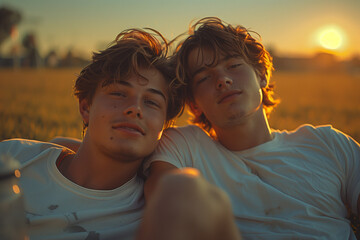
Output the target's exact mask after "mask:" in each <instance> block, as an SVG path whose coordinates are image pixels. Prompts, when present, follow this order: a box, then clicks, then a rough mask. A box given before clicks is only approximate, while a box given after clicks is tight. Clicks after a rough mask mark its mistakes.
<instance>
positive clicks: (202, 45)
mask: <svg viewBox="0 0 360 240" xmlns="http://www.w3.org/2000/svg"><path fill="white" fill-rule="evenodd" d="M250 33H252V34H256V35H258V34H257V33H256V32H252V31H250V30H248V29H246V28H245V27H243V26H240V25H237V26H232V25H230V24H227V23H225V22H224V21H222V20H220V19H219V18H216V17H207V18H203V19H201V20H199V21H198V22H196V23H195V24H193V25H192V26H190V29H189V32H188V34H189V36H188V37H187V38H186V39H185V40H184V41H182V42H181V43H180V44H179V45H178V47H177V50H176V54H175V55H174V57H175V58H176V62H177V66H176V76H177V78H178V79H179V80H180V81H181V82H182V83H184V84H185V87H186V102H187V103H188V104H189V103H193V102H194V96H193V92H192V84H191V81H192V79H191V74H190V72H189V69H190V68H189V66H188V57H189V54H190V53H191V51H192V50H194V49H196V48H198V49H200V51H202V50H204V49H206V50H210V51H212V54H213V56H214V59H213V61H212V64H211V65H210V66H214V65H216V64H217V62H218V60H219V57H220V55H227V56H228V55H234V53H235V54H238V55H239V56H241V57H242V58H243V59H244V60H245V61H246V62H247V63H248V64H249V65H251V66H252V67H253V68H254V69H255V71H256V73H257V74H258V75H259V76H261V77H265V78H266V80H267V83H268V84H267V86H266V87H264V88H262V93H263V106H264V109H265V112H266V114H267V116H268V117H269V115H270V113H271V111H272V110H273V108H274V107H275V106H276V105H277V104H278V103H279V100H276V99H274V98H273V94H274V84H273V83H269V81H270V78H271V74H272V71H273V63H272V57H271V56H270V54H269V52H268V51H266V49H265V47H264V46H263V45H262V43H261V42H260V41H259V40H256V39H255V38H254V37H253V36H252V35H251V34H250ZM258 36H259V37H260V35H258ZM191 122H192V123H194V124H197V125H199V126H200V127H202V128H203V129H204V130H206V131H207V132H209V133H213V131H212V125H211V123H210V122H209V120H208V119H207V118H206V117H205V115H204V114H202V115H200V116H199V117H195V115H193V118H192V119H191Z"/></svg>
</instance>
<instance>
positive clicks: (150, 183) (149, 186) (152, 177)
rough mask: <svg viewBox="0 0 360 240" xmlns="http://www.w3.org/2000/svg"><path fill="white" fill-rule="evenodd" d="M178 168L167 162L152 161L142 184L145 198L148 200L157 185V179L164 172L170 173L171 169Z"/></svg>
mask: <svg viewBox="0 0 360 240" xmlns="http://www.w3.org/2000/svg"><path fill="white" fill-rule="evenodd" d="M176 169H178V168H177V167H175V166H174V165H172V164H170V163H167V162H160V161H158V162H153V163H151V165H150V172H149V176H148V178H147V179H146V182H145V186H144V194H145V199H146V201H148V200H149V199H150V197H151V196H152V194H153V192H154V190H155V188H156V186H157V185H158V182H159V180H160V179H161V178H162V177H163V176H164V175H165V174H166V173H170V172H172V171H173V170H176Z"/></svg>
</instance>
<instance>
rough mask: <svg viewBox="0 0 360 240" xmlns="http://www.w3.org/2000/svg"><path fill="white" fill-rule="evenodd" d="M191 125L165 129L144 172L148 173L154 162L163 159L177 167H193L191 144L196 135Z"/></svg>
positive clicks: (145, 164)
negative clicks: (193, 134) (193, 133)
mask: <svg viewBox="0 0 360 240" xmlns="http://www.w3.org/2000/svg"><path fill="white" fill-rule="evenodd" d="M191 135H192V130H191V129H190V127H182V128H170V129H167V130H165V131H164V133H163V135H162V137H161V140H160V143H159V145H158V147H157V148H156V150H155V152H154V153H153V154H152V155H151V156H150V157H149V158H148V159H147V160H146V161H145V163H144V172H145V174H146V173H147V171H148V169H149V167H150V165H151V163H152V162H156V161H162V162H167V163H170V164H172V165H174V166H175V167H177V168H184V167H193V166H194V164H193V162H192V158H191V148H190V146H191V145H194V144H193V142H194V137H193V136H191Z"/></svg>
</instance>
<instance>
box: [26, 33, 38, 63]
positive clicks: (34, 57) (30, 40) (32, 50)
mask: <svg viewBox="0 0 360 240" xmlns="http://www.w3.org/2000/svg"><path fill="white" fill-rule="evenodd" d="M22 44H23V46H24V48H25V56H24V66H26V67H38V66H39V64H40V56H39V52H38V50H37V44H36V36H35V34H34V33H27V34H26V35H25V36H24V38H23V40H22Z"/></svg>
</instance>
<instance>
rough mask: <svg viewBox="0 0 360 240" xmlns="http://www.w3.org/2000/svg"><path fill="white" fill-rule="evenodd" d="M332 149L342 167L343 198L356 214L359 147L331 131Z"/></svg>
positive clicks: (349, 138) (359, 164)
mask: <svg viewBox="0 0 360 240" xmlns="http://www.w3.org/2000/svg"><path fill="white" fill-rule="evenodd" d="M330 134H331V138H329V139H333V141H332V146H331V147H332V149H333V150H334V151H335V154H336V156H337V159H338V160H339V161H341V162H342V165H343V166H344V176H345V186H346V189H345V194H346V196H345V198H346V200H347V202H348V203H349V204H350V208H351V210H352V211H353V212H354V213H357V201H358V198H359V195H360V145H359V143H358V142H356V141H355V140H354V139H353V138H351V137H350V136H348V135H346V134H344V133H342V132H341V131H339V130H336V129H333V128H332V129H331V132H330Z"/></svg>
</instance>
